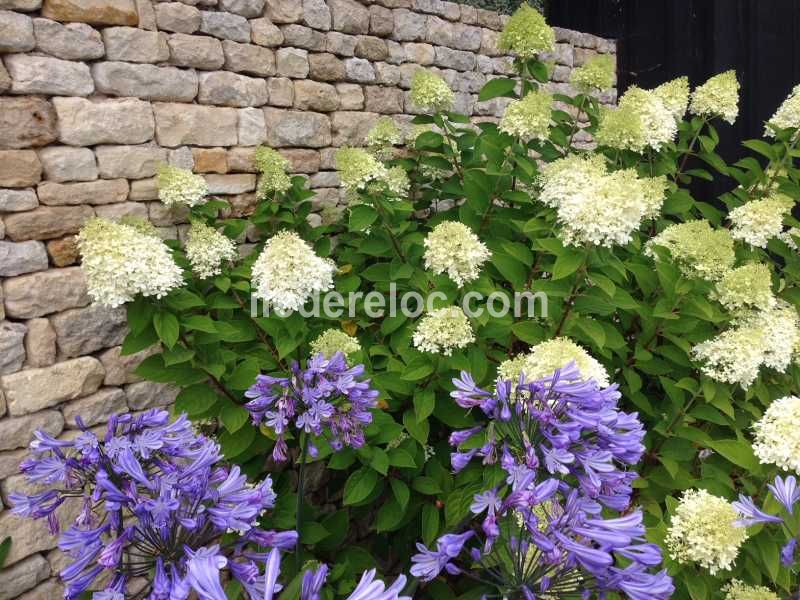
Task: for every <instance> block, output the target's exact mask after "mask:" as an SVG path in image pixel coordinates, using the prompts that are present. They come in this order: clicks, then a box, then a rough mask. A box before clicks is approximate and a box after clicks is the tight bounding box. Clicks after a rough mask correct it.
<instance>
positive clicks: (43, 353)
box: [25, 318, 56, 367]
mask: <svg viewBox="0 0 800 600" xmlns="http://www.w3.org/2000/svg"><path fill="white" fill-rule="evenodd" d="M26 325H27V327H28V331H27V333H26V334H25V363H26V364H27V365H28V366H29V367H49V366H50V365H52V364H53V363H54V362H56V332H55V330H54V329H53V327H52V325H50V321H49V320H48V319H44V318H38V319H31V320H30V321H27V322H26Z"/></svg>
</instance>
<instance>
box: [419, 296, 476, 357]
mask: <svg viewBox="0 0 800 600" xmlns="http://www.w3.org/2000/svg"><path fill="white" fill-rule="evenodd" d="M413 341H414V347H415V348H418V349H419V350H420V351H422V352H430V353H431V354H443V355H445V356H450V355H451V354H452V353H453V349H455V348H465V347H466V346H468V345H469V344H471V343H472V342H474V341H475V334H474V333H473V332H472V325H471V324H470V322H469V319H468V318H467V315H465V314H464V311H462V310H461V308H460V307H458V306H449V307H447V308H440V309H438V310H434V311H431V312H429V313H428V314H426V315H425V316H424V317H422V319H421V320H420V322H419V324H418V325H417V329H416V331H415V332H414V337H413Z"/></svg>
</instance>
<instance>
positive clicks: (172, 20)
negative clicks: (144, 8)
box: [155, 2, 203, 33]
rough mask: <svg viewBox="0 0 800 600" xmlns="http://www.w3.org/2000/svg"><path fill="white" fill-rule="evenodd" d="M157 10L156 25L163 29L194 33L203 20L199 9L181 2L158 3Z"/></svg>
mask: <svg viewBox="0 0 800 600" xmlns="http://www.w3.org/2000/svg"><path fill="white" fill-rule="evenodd" d="M155 11H156V26H157V27H158V28H159V29H161V30H163V31H175V32H178V33H194V32H195V31H197V30H198V29H200V24H201V23H202V22H203V17H202V16H201V15H200V11H199V10H198V9H196V8H195V7H194V6H188V5H186V4H182V3H181V2H167V3H160V4H156V5H155Z"/></svg>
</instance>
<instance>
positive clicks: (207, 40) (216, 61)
mask: <svg viewBox="0 0 800 600" xmlns="http://www.w3.org/2000/svg"><path fill="white" fill-rule="evenodd" d="M167 44H168V45H169V50H170V62H171V63H172V64H174V65H178V66H180V67H193V68H195V69H203V70H210V71H213V70H215V69H220V68H222V65H223V64H225V56H224V54H223V52H222V44H221V43H220V41H219V40H218V39H215V38H212V37H206V36H202V35H187V34H185V33H173V34H172V35H170V36H169V40H168V41H167Z"/></svg>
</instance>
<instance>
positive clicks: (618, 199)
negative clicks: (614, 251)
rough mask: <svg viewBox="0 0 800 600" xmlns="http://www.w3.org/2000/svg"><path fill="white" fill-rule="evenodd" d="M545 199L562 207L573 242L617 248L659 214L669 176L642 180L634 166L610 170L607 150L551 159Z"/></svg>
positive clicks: (566, 236)
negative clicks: (605, 157)
mask: <svg viewBox="0 0 800 600" xmlns="http://www.w3.org/2000/svg"><path fill="white" fill-rule="evenodd" d="M541 182H542V186H541V187H542V189H541V193H540V196H539V199H540V200H541V201H542V202H543V203H544V204H546V205H547V206H551V207H553V208H555V209H556V211H557V214H558V221H559V224H561V225H562V227H563V229H562V231H561V233H560V235H561V237H562V239H563V240H564V242H565V243H567V244H572V245H583V244H592V245H600V246H607V247H611V246H614V245H624V244H627V243H628V242H630V241H631V240H632V239H633V233H634V232H635V231H637V230H638V229H639V227H640V226H641V224H642V221H644V220H645V219H650V218H653V217H654V216H656V215H658V213H659V212H660V210H661V205H662V203H663V201H664V191H665V189H666V185H667V183H666V179H665V178H664V177H658V178H650V179H647V178H645V179H640V178H639V177H638V176H637V174H636V171H635V170H634V169H624V170H620V171H613V172H608V171H607V169H606V165H605V159H604V158H603V156H602V155H599V154H595V155H589V156H586V157H584V156H581V155H577V154H574V155H570V156H567V157H565V158H562V159H559V160H556V161H554V162H552V163H548V164H545V165H544V166H543V167H542V170H541Z"/></svg>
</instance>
